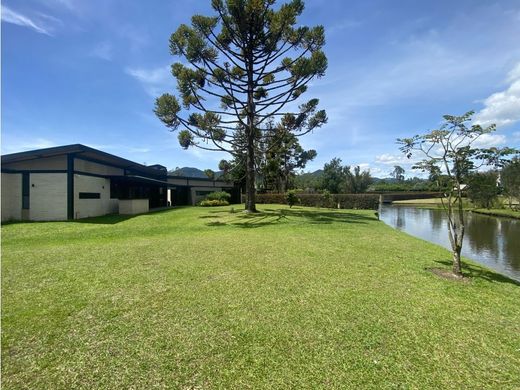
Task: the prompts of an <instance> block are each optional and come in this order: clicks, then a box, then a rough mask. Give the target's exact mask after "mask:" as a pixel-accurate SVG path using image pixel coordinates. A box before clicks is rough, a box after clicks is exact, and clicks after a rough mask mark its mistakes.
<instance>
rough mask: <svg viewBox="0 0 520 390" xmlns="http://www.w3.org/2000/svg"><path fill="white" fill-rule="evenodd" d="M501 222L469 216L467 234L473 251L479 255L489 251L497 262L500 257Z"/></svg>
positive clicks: (491, 218)
mask: <svg viewBox="0 0 520 390" xmlns="http://www.w3.org/2000/svg"><path fill="white" fill-rule="evenodd" d="M499 224H500V222H499V220H498V218H494V217H484V216H480V215H475V214H468V215H467V224H466V233H467V235H468V238H469V240H468V242H469V244H470V247H471V250H472V251H473V252H474V253H476V254H477V255H478V254H479V253H480V252H482V251H488V252H489V253H490V254H491V256H492V258H491V259H490V260H494V261H495V262H496V261H497V260H498V258H499V255H500V246H499V244H498V241H499V238H500V226H499Z"/></svg>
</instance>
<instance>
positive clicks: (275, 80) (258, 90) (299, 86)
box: [155, 0, 327, 212]
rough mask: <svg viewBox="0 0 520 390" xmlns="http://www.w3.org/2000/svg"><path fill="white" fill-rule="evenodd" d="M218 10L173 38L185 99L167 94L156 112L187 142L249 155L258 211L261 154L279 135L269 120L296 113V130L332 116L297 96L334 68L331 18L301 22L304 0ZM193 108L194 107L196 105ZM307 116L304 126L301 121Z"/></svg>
mask: <svg viewBox="0 0 520 390" xmlns="http://www.w3.org/2000/svg"><path fill="white" fill-rule="evenodd" d="M211 4H212V7H213V10H214V11H215V15H214V16H211V17H209V16H201V15H195V16H193V17H192V19H191V26H188V25H185V24H182V25H181V26H179V28H178V29H177V31H176V32H174V33H173V34H172V35H171V38H170V52H171V54H172V55H176V56H180V57H182V58H183V59H184V62H183V63H180V62H179V63H175V64H173V65H172V74H173V76H174V77H175V78H176V79H177V85H178V90H179V94H180V102H179V100H178V99H177V98H176V97H175V96H173V95H171V94H164V95H162V96H161V97H159V98H157V100H156V103H155V113H156V115H157V116H158V117H159V119H160V120H161V121H162V122H164V123H165V125H166V126H167V127H168V128H170V129H171V130H172V131H175V130H179V134H178V139H179V142H180V144H181V146H182V147H183V148H188V147H198V148H201V149H205V150H214V151H225V152H228V153H231V154H232V155H233V156H235V155H236V154H237V153H240V154H241V155H245V157H246V183H247V184H246V205H245V208H246V211H248V212H254V211H256V205H255V170H256V166H255V164H256V158H255V154H256V153H257V151H258V147H259V145H261V144H264V143H265V141H266V140H267V139H268V138H269V137H271V136H272V134H271V132H270V131H269V129H270V128H271V127H272V125H271V126H270V125H269V122H271V123H272V122H273V121H275V122H278V121H280V120H281V119H282V118H284V120H286V121H287V120H292V121H294V122H295V124H294V126H293V128H294V129H296V130H297V131H296V132H295V134H296V135H298V136H301V135H303V134H306V133H308V132H310V131H312V130H313V129H315V128H317V127H320V126H321V125H322V124H324V123H325V122H326V120H327V117H326V114H325V111H323V110H318V99H311V100H309V101H307V102H306V103H303V104H301V105H300V106H299V107H298V109H296V110H292V109H291V110H289V109H288V108H289V107H291V108H292V107H294V105H293V104H291V103H292V102H295V101H296V100H297V99H298V98H299V97H300V96H301V95H302V94H303V93H305V92H306V90H307V84H308V83H309V81H311V80H312V79H313V78H316V77H321V76H323V75H324V74H325V70H326V68H327V58H326V57H325V54H324V53H323V51H322V47H323V45H324V43H325V37H324V29H323V26H316V27H312V28H309V27H304V26H297V17H298V16H299V15H301V13H302V12H303V8H304V5H303V2H302V1H301V0H292V1H291V2H289V3H286V4H283V5H281V6H280V7H279V8H277V9H274V4H275V1H274V0H226V1H224V0H213V1H212V3H211ZM190 110H192V111H193V112H191V113H190V112H189V111H190ZM301 124H304V126H301Z"/></svg>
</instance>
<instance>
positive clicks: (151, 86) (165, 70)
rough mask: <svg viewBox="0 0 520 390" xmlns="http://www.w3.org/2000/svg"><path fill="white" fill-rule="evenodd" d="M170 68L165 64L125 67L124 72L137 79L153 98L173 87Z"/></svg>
mask: <svg viewBox="0 0 520 390" xmlns="http://www.w3.org/2000/svg"><path fill="white" fill-rule="evenodd" d="M170 69H171V68H170V65H166V66H162V67H159V68H153V69H144V68H126V69H125V72H126V73H127V74H128V75H130V76H132V77H134V78H135V79H137V80H138V81H139V82H140V83H141V84H142V85H143V87H144V89H145V91H146V92H147V93H148V94H149V95H150V96H152V97H154V98H155V97H158V96H159V95H161V94H162V93H164V92H166V91H168V90H171V88H172V87H173V85H174V82H173V81H174V80H173V76H172V74H171V71H170Z"/></svg>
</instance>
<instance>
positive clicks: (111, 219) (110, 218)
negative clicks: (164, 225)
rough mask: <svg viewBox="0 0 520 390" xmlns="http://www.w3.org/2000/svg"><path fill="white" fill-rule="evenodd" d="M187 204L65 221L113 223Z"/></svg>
mask: <svg viewBox="0 0 520 390" xmlns="http://www.w3.org/2000/svg"><path fill="white" fill-rule="evenodd" d="M186 207H187V206H185V207H183V206H180V207H169V208H164V209H159V210H153V209H152V210H150V211H149V212H147V213H142V214H135V215H121V214H109V215H103V216H101V217H91V218H82V219H75V220H72V221H65V222H70V223H87V224H96V225H115V224H117V223H120V222H124V221H128V220H129V219H132V218H136V217H143V216H144V217H146V216H147V215H157V214H164V213H168V212H172V211H176V210H180V209H183V208H186Z"/></svg>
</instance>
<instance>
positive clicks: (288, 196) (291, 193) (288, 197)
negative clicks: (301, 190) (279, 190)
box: [285, 190, 299, 207]
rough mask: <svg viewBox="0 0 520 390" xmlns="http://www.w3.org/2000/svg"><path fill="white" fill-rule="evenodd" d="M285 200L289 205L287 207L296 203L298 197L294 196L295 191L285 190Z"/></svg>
mask: <svg viewBox="0 0 520 390" xmlns="http://www.w3.org/2000/svg"><path fill="white" fill-rule="evenodd" d="M285 200H286V201H287V204H288V205H289V207H293V206H294V205H295V204H296V203H298V202H299V199H298V197H297V196H296V191H294V190H290V191H287V194H285Z"/></svg>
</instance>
